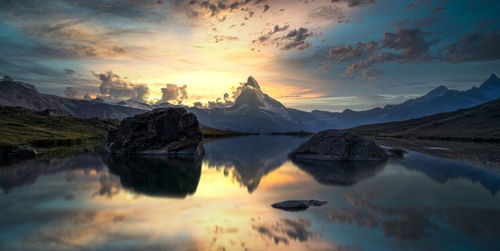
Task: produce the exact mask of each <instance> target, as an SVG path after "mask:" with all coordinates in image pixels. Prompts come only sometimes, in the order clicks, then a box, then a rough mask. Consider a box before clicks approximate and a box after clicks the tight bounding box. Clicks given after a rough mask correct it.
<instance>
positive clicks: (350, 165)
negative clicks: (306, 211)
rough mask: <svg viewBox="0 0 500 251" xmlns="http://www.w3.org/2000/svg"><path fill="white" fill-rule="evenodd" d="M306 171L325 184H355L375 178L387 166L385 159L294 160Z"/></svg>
mask: <svg viewBox="0 0 500 251" xmlns="http://www.w3.org/2000/svg"><path fill="white" fill-rule="evenodd" d="M292 161H293V163H294V164H296V165H297V166H298V167H299V168H300V169H302V170H303V171H304V172H306V173H309V174H311V175H312V176H313V177H314V179H316V180H317V181H318V182H319V183H322V184H325V185H341V186H350V185H354V184H356V183H358V182H360V181H361V180H364V179H368V178H373V177H375V175H376V174H377V173H379V172H380V171H382V169H384V167H385V162H383V161H325V160H292Z"/></svg>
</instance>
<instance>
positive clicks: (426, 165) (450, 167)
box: [401, 152, 500, 195]
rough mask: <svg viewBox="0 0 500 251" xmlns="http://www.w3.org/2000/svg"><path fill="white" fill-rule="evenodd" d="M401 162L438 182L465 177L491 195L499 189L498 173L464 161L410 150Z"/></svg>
mask: <svg viewBox="0 0 500 251" xmlns="http://www.w3.org/2000/svg"><path fill="white" fill-rule="evenodd" d="M401 164H402V165H403V166H405V167H406V168H408V169H411V170H416V171H419V172H422V173H424V174H425V175H427V176H428V177H429V178H431V179H433V180H435V181H437V182H439V183H446V182H447V181H449V180H452V179H458V178H465V179H468V180H471V181H473V182H479V183H480V184H481V185H482V186H483V187H485V188H486V189H488V190H489V191H490V192H491V194H493V195H495V194H496V193H497V192H498V190H500V174H499V173H496V172H494V171H491V170H487V169H483V168H479V167H475V166H473V165H471V164H467V163H466V162H460V161H455V160H450V159H444V158H440V157H434V156H431V155H427V154H421V153H417V152H411V153H409V154H408V155H406V157H405V160H402V161H401Z"/></svg>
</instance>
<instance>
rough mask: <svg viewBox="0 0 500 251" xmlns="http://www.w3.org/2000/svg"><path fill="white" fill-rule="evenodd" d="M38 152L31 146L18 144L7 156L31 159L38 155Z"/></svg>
mask: <svg viewBox="0 0 500 251" xmlns="http://www.w3.org/2000/svg"><path fill="white" fill-rule="evenodd" d="M36 154H37V153H36V151H35V150H34V149H33V148H31V147H28V146H17V147H16V148H14V150H12V151H11V152H10V153H8V154H7V157H8V158H10V159H29V158H34V157H36Z"/></svg>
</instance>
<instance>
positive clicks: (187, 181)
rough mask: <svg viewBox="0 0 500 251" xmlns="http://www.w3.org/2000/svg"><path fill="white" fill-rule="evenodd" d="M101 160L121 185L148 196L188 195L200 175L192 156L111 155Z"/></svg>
mask: <svg viewBox="0 0 500 251" xmlns="http://www.w3.org/2000/svg"><path fill="white" fill-rule="evenodd" d="M102 159H103V161H104V163H105V164H106V165H107V166H108V168H109V170H110V171H111V172H113V173H115V174H117V175H119V176H120V182H121V184H122V186H123V187H124V188H128V189H131V190H133V191H134V192H137V193H141V194H146V195H151V196H165V197H179V198H184V197H186V196H187V195H192V194H194V193H195V192H196V188H197V187H198V182H199V181H200V176H201V160H196V159H190V158H174V157H172V156H170V157H166V156H127V157H125V156H112V155H103V156H102Z"/></svg>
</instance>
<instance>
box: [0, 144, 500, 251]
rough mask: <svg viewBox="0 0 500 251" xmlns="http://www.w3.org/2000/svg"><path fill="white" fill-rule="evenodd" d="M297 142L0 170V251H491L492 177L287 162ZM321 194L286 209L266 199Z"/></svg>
mask: <svg viewBox="0 0 500 251" xmlns="http://www.w3.org/2000/svg"><path fill="white" fill-rule="evenodd" d="M304 140H305V139H303V138H296V137H288V136H250V137H239V138H232V139H226V140H220V141H214V142H209V143H206V145H205V147H206V151H207V154H206V155H205V157H204V158H203V160H202V161H189V160H182V159H166V158H129V159H120V158H112V157H109V156H108V157H106V156H97V155H80V156H74V157H70V158H65V159H49V160H34V161H28V162H23V163H18V164H16V165H13V166H11V167H8V168H3V169H1V170H0V187H1V190H0V249H1V250H74V249H83V250H87V249H90V250H150V249H153V250H156V249H162V250H224V249H225V250H245V249H247V250H264V249H269V250H277V249H283V250H351V249H352V250H391V249H406V250H500V195H499V190H500V175H499V174H498V173H496V172H494V171H491V169H490V170H488V169H482V168H480V167H477V166H474V165H473V164H469V163H465V162H459V161H454V160H449V159H442V158H437V157H432V156H430V155H424V154H420V153H416V152H411V153H409V154H408V155H407V156H406V157H405V159H403V160H391V161H389V162H387V163H383V164H377V163H364V164H360V163H351V164H338V165H330V166H328V165H317V164H297V163H293V162H291V161H290V160H288V159H287V154H288V153H289V152H290V151H291V150H293V149H294V148H295V147H296V146H298V145H299V144H300V143H302V142H303V141H304ZM290 199H317V200H326V201H328V204H327V205H325V206H323V207H319V208H317V207H311V208H309V209H308V210H306V211H301V212H286V211H281V210H277V209H273V208H272V207H270V204H272V203H275V202H279V201H283V200H290Z"/></svg>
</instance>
